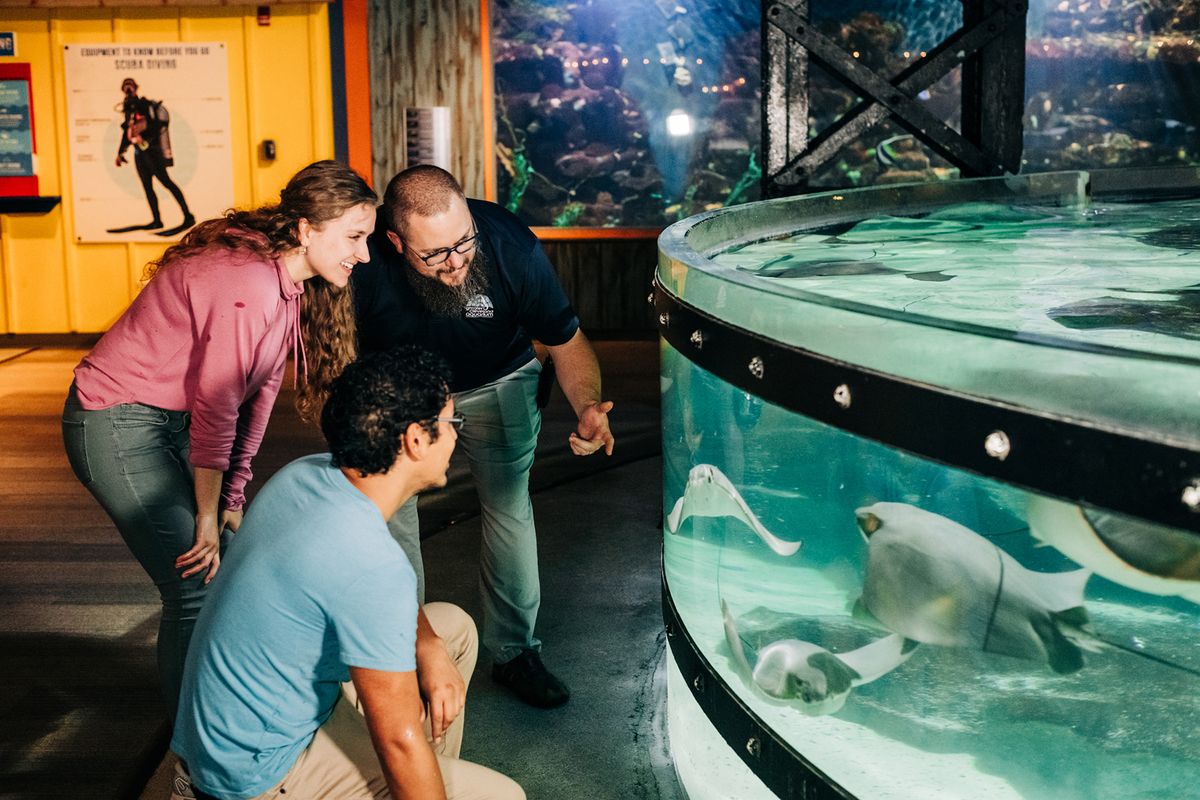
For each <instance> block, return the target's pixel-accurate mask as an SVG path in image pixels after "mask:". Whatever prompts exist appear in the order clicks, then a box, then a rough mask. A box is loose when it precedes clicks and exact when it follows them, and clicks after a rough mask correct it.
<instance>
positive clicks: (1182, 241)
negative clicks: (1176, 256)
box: [1135, 222, 1200, 250]
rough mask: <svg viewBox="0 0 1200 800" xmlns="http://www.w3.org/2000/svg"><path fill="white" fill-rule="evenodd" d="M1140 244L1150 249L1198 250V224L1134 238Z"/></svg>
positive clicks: (1162, 230)
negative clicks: (1146, 245) (1148, 246)
mask: <svg viewBox="0 0 1200 800" xmlns="http://www.w3.org/2000/svg"><path fill="white" fill-rule="evenodd" d="M1135 238H1136V239H1137V240H1138V241H1139V242H1141V243H1142V244H1148V245H1151V246H1152V247H1170V248H1173V249H1175V250H1200V224H1197V223H1194V222H1193V223H1191V224H1189V225H1176V226H1174V227H1171V228H1159V229H1158V230H1156V231H1150V232H1149V233H1143V234H1139V235H1138V236H1137V237H1135Z"/></svg>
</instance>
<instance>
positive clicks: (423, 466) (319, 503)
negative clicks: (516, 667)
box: [171, 348, 524, 800]
mask: <svg viewBox="0 0 1200 800" xmlns="http://www.w3.org/2000/svg"><path fill="white" fill-rule="evenodd" d="M462 422H463V420H462V418H461V417H458V416H455V414H454V401H453V399H452V398H451V396H450V392H449V386H448V383H447V378H446V370H445V366H444V364H443V363H442V362H441V361H440V360H438V359H436V358H435V357H433V356H431V355H429V354H427V353H425V352H424V351H421V350H419V349H417V348H401V349H398V350H395V351H392V352H389V353H378V354H374V355H372V356H368V357H366V358H364V359H362V360H361V361H359V362H357V363H354V364H351V365H350V366H349V367H347V368H346V371H345V372H344V373H343V374H342V376H341V377H340V378H338V380H337V381H335V383H334V385H333V389H332V392H331V394H330V397H329V401H328V402H327V403H326V405H325V410H324V413H323V414H322V416H321V429H322V431H323V432H324V434H325V439H326V441H327V442H328V444H329V449H330V451H331V452H330V453H329V454H321V455H314V456H306V457H305V458H301V459H298V460H296V461H294V462H292V463H291V464H289V465H288V466H286V467H284V468H283V469H282V470H280V472H279V473H278V474H277V475H276V476H275V477H273V478H272V479H271V480H270V481H269V482H268V483H267V485H266V486H264V487H263V489H262V491H261V492H260V493H259V495H258V497H257V498H255V500H254V502H253V504H251V506H250V508H249V511H248V513H247V514H246V518H245V520H244V522H243V523H242V527H241V529H240V531H239V532H238V534H237V537H236V541H235V542H234V543H233V544H232V545H231V546H230V548H229V553H228V556H227V558H226V559H225V560H224V561H223V562H222V565H221V575H220V577H219V579H218V580H217V581H215V582H214V583H213V587H212V591H211V593H210V596H209V598H208V601H207V602H206V604H205V607H204V609H203V611H202V613H201V614H200V619H199V620H198V621H197V624H196V630H195V633H194V634H193V636H192V642H191V647H190V648H189V652H188V659H187V665H186V668H185V670H184V680H183V692H182V695H181V699H180V704H179V714H178V718H177V720H176V725H175V736H174V739H173V740H172V742H171V747H172V749H173V750H174V751H175V752H176V753H178V754H179V756H180V757H181V759H182V760H183V761H184V763H186V764H187V766H188V769H189V771H190V773H191V778H192V784H193V787H194V789H195V790H196V796H197V797H198V798H202V799H203V798H205V797H214V798H219V800H245V799H246V798H259V797H261V798H273V799H274V798H280V800H289V798H296V799H297V800H299V799H300V798H305V799H306V800H307V799H308V798H313V799H314V800H315V799H316V798H338V800H357V799H358V798H389V797H392V798H421V800H426V798H444V797H448V798H496V799H497V800H500V799H501V798H503V800H508V799H509V798H514V799H519V798H523V797H524V793H523V792H522V791H521V788H520V786H518V785H517V784H516V783H514V782H513V781H512V780H510V779H509V778H507V777H505V776H503V775H501V774H500V773H498V772H494V771H492V770H490V769H487V768H486V767H481V766H479V765H477V764H472V763H470V762H466V761H461V760H459V759H458V752H459V747H460V745H461V743H462V726H463V721H462V713H463V709H464V705H465V703H466V693H467V688H466V681H467V680H468V679H469V678H470V675H471V672H472V670H473V669H474V666H475V658H476V653H477V650H478V640H477V637H476V634H475V626H474V624H473V623H472V622H471V618H470V617H469V616H467V614H466V613H464V612H463V611H462V610H461V609H459V608H457V607H456V606H452V605H449V604H446V603H431V604H429V605H426V606H424V607H422V608H418V606H417V588H416V577H415V574H414V572H413V568H412V566H411V564H410V563H409V561H408V558H407V557H406V556H405V555H404V552H403V551H402V550H401V549H400V546H399V545H397V544H396V542H395V540H393V539H392V537H391V535H390V534H389V533H388V528H387V524H386V520H387V519H388V518H389V517H391V516H392V514H394V513H395V511H396V509H398V508H399V507H400V506H401V505H403V504H404V503H405V502H406V501H407V500H408V499H409V498H410V497H411V496H413V495H414V494H416V493H417V492H420V491H422V490H424V489H428V488H431V487H435V486H443V485H445V483H446V469H447V466H448V465H449V462H450V454H451V453H452V452H453V451H454V444H455V441H456V440H457V438H458V437H457V428H458V427H459V426H461V425H462ZM347 680H350V681H352V684H346V685H344V686H343V683H344V682H345V681H347ZM356 705H357V708H356ZM427 737H429V738H427ZM429 739H432V740H433V741H432V744H431V743H430V741H429Z"/></svg>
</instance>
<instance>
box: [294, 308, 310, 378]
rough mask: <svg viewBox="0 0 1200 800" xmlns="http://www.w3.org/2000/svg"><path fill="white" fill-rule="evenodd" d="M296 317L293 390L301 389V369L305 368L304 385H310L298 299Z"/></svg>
mask: <svg viewBox="0 0 1200 800" xmlns="http://www.w3.org/2000/svg"><path fill="white" fill-rule="evenodd" d="M295 308H296V315H295V316H294V317H292V389H297V388H299V379H300V367H301V364H303V366H304V383H305V384H307V383H308V353H306V352H305V351H304V337H303V336H302V335H301V334H300V299H299V298H296V303H295Z"/></svg>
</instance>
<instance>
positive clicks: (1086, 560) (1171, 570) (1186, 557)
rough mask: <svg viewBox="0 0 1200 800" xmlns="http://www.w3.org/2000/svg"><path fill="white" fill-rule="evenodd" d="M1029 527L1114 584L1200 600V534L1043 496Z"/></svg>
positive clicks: (1034, 499)
mask: <svg viewBox="0 0 1200 800" xmlns="http://www.w3.org/2000/svg"><path fill="white" fill-rule="evenodd" d="M1029 532H1030V534H1032V536H1033V537H1034V538H1035V539H1037V540H1038V541H1039V542H1041V543H1042V544H1047V545H1050V546H1051V547H1053V548H1054V549H1056V550H1058V551H1059V552H1060V553H1062V554H1063V555H1064V556H1066V557H1067V558H1069V559H1071V560H1072V561H1075V562H1076V563H1078V564H1079V565H1080V566H1083V567H1086V568H1088V569H1090V570H1092V571H1093V572H1095V573H1096V574H1097V575H1101V576H1103V577H1105V578H1107V579H1108V580H1110V581H1112V582H1113V583H1118V584H1120V585H1122V586H1128V587H1129V588H1130V589H1136V590H1137V591H1139V592H1146V593H1147V594H1156V595H1168V596H1170V595H1177V596H1179V597H1184V598H1187V599H1188V600H1191V601H1192V602H1193V603H1200V536H1196V535H1194V534H1190V533H1187V532H1186V531H1179V530H1175V529H1174V528H1165V527H1162V526H1159V525H1152V524H1150V523H1148V522H1144V521H1142V520H1139V519H1135V518H1133V517H1126V516H1122V515H1118V514H1111V513H1108V512H1105V511H1099V510H1097V509H1084V508H1082V507H1080V506H1078V505H1075V504H1074V503H1064V502H1062V501H1061V500H1052V499H1050V498H1048V497H1041V496H1038V495H1030V497H1029Z"/></svg>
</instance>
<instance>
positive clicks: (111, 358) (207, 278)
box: [63, 161, 376, 718]
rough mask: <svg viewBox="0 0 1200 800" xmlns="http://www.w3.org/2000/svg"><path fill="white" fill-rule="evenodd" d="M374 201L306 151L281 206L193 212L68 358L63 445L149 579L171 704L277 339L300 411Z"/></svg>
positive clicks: (324, 362) (324, 361)
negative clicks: (192, 221)
mask: <svg viewBox="0 0 1200 800" xmlns="http://www.w3.org/2000/svg"><path fill="white" fill-rule="evenodd" d="M375 203H376V196H375V193H374V192H373V191H372V190H371V188H370V187H369V186H367V184H366V182H365V181H364V180H363V179H362V178H361V177H359V175H358V174H357V173H355V172H354V171H353V170H351V169H350V168H349V167H346V166H344V165H342V164H338V163H337V162H334V161H318V162H317V163H315V164H311V165H309V166H307V167H305V168H304V169H302V170H301V171H300V172H298V173H296V175H295V176H294V177H293V178H292V179H291V180H290V181H289V182H288V185H287V186H286V187H285V188H284V190H283V191H282V192H281V193H280V198H279V203H278V204H277V205H272V206H266V207H263V208H259V209H256V210H253V211H230V212H228V213H227V214H226V215H225V216H224V217H221V218H218V219H214V220H209V221H207V222H203V223H201V224H200V225H198V226H196V227H195V228H193V229H192V230H191V231H190V232H189V233H188V234H187V236H185V237H184V238H183V240H182V241H180V242H179V243H178V244H176V245H174V246H172V247H170V248H168V249H167V251H166V252H165V253H164V254H163V256H162V257H161V258H160V259H159V260H158V261H156V262H153V263H152V264H151V274H152V277H151V279H150V281H149V283H147V284H146V287H145V288H144V289H143V290H142V292H141V293H140V294H139V295H138V297H137V299H135V300H134V301H133V303H132V305H130V307H129V309H128V310H127V311H126V312H125V313H124V314H123V315H122V316H121V318H120V319H119V320H117V322H116V324H114V325H113V326H112V328H111V329H109V331H108V332H107V333H106V334H104V336H103V338H101V339H100V341H99V343H98V344H97V345H96V347H95V348H94V349H93V350H92V352H91V353H89V354H88V355H87V356H85V357H84V359H83V360H82V361H81V362H80V363H79V366H78V367H76V368H75V382H74V383H73V384H72V386H71V390H70V392H69V394H68V396H67V402H66V406H65V408H64V410H63V439H64V441H65V443H66V448H67V456H68V458H69V459H70V462H71V467H72V469H74V471H75V475H76V476H77V477H78V478H79V480H80V481H81V482H82V483H83V485H84V486H86V487H87V489H88V490H89V491H90V492H91V493H92V494H93V495H94V496H95V497H96V499H97V500H98V501H99V502H100V504H101V505H102V506H103V507H104V510H105V511H107V512H108V515H109V516H110V517H112V520H113V522H114V523H115V524H116V526H117V530H118V531H120V534H121V537H122V538H123V539H124V540H125V543H126V544H127V545H129V549H130V550H131V551H133V554H134V556H135V557H136V558H137V559H138V561H139V562H140V563H141V565H142V567H143V568H144V569H145V570H146V572H147V573H149V575H150V577H151V579H152V580H153V581H154V583H155V585H156V586H157V587H158V590H159V593H160V595H161V597H162V604H163V613H162V620H161V622H160V624H159V631H158V668H159V674H160V676H161V678H162V683H163V691H164V694H165V696H166V701H167V706H168V709H169V711H170V713H171V716H172V718H174V714H175V707H176V705H177V704H178V699H179V685H180V681H181V679H182V674H183V664H184V657H185V656H186V654H187V645H188V640H189V639H190V638H191V633H192V628H193V626H194V624H195V621H196V617H197V615H198V614H199V612H200V607H201V604H202V603H203V601H204V595H205V591H206V588H205V587H206V586H207V584H208V582H209V581H211V580H212V579H213V578H214V577H215V576H216V574H217V570H218V569H219V567H220V563H221V538H222V533H223V532H224V531H225V530H226V529H228V530H229V531H236V530H237V528H238V524H239V523H240V522H241V519H242V506H243V505H244V504H245V496H244V494H243V491H244V489H245V487H246V484H247V482H248V481H249V480H250V477H251V472H250V460H251V459H252V458H253V457H254V455H255V453H257V452H258V447H259V444H260V443H261V441H262V437H263V433H264V431H265V430H266V427H267V419H268V417H269V416H270V413H271V407H272V405H274V403H275V397H276V395H277V394H278V393H279V387H280V384H281V382H282V381H283V374H284V369H285V366H286V363H287V356H288V353H289V351H290V352H291V353H292V354H293V357H294V359H295V363H296V371H297V373H299V374H300V375H301V376H302V378H301V380H303V386H302V387H301V389H300V398H299V401H298V404H299V406H300V410H301V413H302V415H304V416H306V417H310V418H311V417H313V416H315V415H316V414H318V413H319V409H320V406H321V404H322V402H323V400H324V395H325V393H326V391H327V388H328V386H329V384H330V382H331V381H332V380H333V378H335V377H336V376H337V374H338V373H339V372H340V371H341V369H342V368H343V367H344V366H345V365H346V364H347V363H349V361H351V360H352V359H353V357H354V328H353V308H352V305H351V298H350V292H349V291H348V290H345V291H343V290H344V289H345V287H346V284H347V282H348V281H349V279H350V272H351V270H353V268H354V265H355V264H357V263H359V262H363V261H367V260H368V258H369V256H368V255H367V235H368V234H369V233H370V232H371V230H372V229H373V228H374V225H375ZM305 281H309V286H308V289H307V291H306V290H305V285H304V284H305Z"/></svg>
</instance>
